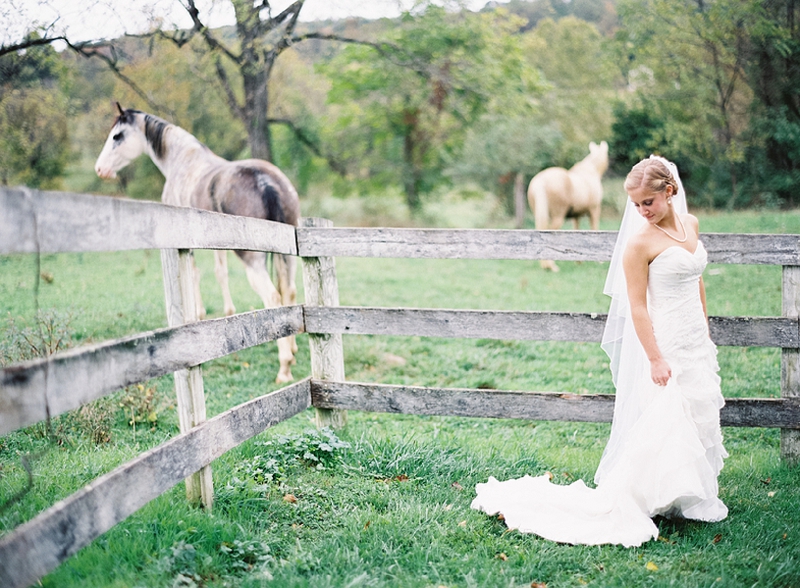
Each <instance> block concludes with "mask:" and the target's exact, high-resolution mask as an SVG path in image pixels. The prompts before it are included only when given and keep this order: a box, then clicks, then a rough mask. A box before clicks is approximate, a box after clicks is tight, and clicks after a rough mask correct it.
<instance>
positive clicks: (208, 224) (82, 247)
mask: <svg viewBox="0 0 800 588" xmlns="http://www.w3.org/2000/svg"><path fill="white" fill-rule="evenodd" d="M129 249H249V250H257V251H274V252H277V253H287V254H291V255H296V254H297V244H296V241H295V234H294V227H293V226H291V225H286V224H283V223H275V222H270V221H265V220H262V219H257V218H250V217H244V216H233V215H228V214H220V213H216V212H208V211H205V210H198V209H193V208H183V207H179V206H167V205H165V204H161V203H159V202H145V201H140V200H130V199H127V198H112V197H109V196H91V195H87V194H73V193H69V192H40V191H38V190H30V189H28V188H13V189H9V188H0V254H7V253H36V252H39V253H65V252H77V251H125V250H129Z"/></svg>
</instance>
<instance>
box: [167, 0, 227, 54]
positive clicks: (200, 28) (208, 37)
mask: <svg viewBox="0 0 800 588" xmlns="http://www.w3.org/2000/svg"><path fill="white" fill-rule="evenodd" d="M188 2H189V4H188V6H184V8H185V9H186V11H187V12H188V13H189V16H190V17H191V18H192V23H193V24H194V27H193V30H195V31H197V32H198V33H200V35H202V37H203V39H205V42H206V44H207V45H208V46H209V47H210V48H211V49H214V50H217V51H221V52H222V53H224V54H225V55H226V56H227V57H228V58H229V59H231V60H232V61H233V62H234V63H241V61H242V56H241V55H236V54H235V53H234V52H233V51H231V50H230V49H228V48H227V47H226V46H225V45H223V44H222V43H220V42H219V41H217V39H215V38H214V36H213V35H212V34H211V31H210V30H209V28H208V27H207V26H206V25H204V24H203V23H202V22H201V21H200V11H199V10H198V9H197V6H195V3H194V0H188ZM168 38H169V37H168Z"/></svg>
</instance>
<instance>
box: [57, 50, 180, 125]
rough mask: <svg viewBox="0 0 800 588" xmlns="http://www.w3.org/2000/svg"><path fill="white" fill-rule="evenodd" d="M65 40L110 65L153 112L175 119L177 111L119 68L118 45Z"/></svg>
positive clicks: (86, 54) (78, 51)
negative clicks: (167, 106) (157, 100)
mask: <svg viewBox="0 0 800 588" xmlns="http://www.w3.org/2000/svg"><path fill="white" fill-rule="evenodd" d="M64 41H65V42H66V44H67V46H68V47H69V48H70V49H72V50H73V51H75V52H76V53H78V54H79V55H82V56H83V57H86V58H87V59H88V58H91V57H96V58H97V59H100V60H101V61H103V62H104V63H105V64H106V65H107V66H108V68H109V69H110V70H111V71H112V72H113V73H114V75H115V76H117V77H118V78H119V79H120V80H122V81H123V82H125V84H126V85H127V86H128V87H129V88H130V89H131V90H133V91H134V92H135V93H136V94H137V95H138V96H139V97H140V98H141V99H142V100H144V101H145V102H146V103H147V105H148V106H150V108H151V109H152V110H153V112H155V113H158V114H162V115H167V116H168V117H170V118H171V119H172V120H175V112H174V111H172V110H170V109H169V108H165V107H163V106H161V105H160V104H158V103H156V102H154V101H153V100H152V99H151V98H150V96H148V95H147V93H146V92H145V91H144V90H142V89H141V88H140V87H139V86H138V85H137V84H136V82H134V81H133V80H132V79H130V78H129V77H128V76H126V75H125V74H124V73H122V70H121V69H120V68H119V65H118V64H119V58H118V56H117V49H116V47H114V45H112V44H89V43H78V44H73V43H71V42H70V41H69V40H67V39H65V40H64ZM103 49H108V50H109V52H110V53H111V55H110V56H109V55H106V54H105V52H103Z"/></svg>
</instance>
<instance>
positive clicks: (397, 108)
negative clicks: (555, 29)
mask: <svg viewBox="0 0 800 588" xmlns="http://www.w3.org/2000/svg"><path fill="white" fill-rule="evenodd" d="M520 24H521V21H520V20H519V19H517V18H516V17H513V16H510V15H509V14H508V13H506V12H503V11H496V12H491V13H485V14H480V15H475V14H472V13H469V12H467V11H458V12H455V13H451V12H448V11H446V10H445V9H443V8H441V7H437V6H434V5H429V6H427V7H426V9H425V10H424V11H423V12H422V13H420V14H417V15H416V16H412V15H411V14H409V13H406V14H405V15H404V16H403V17H402V19H401V22H400V25H399V26H397V27H394V28H393V29H392V30H391V31H389V33H388V35H387V36H388V39H387V41H388V44H389V45H390V46H394V47H402V52H383V53H382V54H380V55H379V56H378V57H376V55H375V53H374V52H369V51H368V50H367V49H366V48H363V47H356V46H351V47H348V48H346V49H345V50H344V51H343V52H342V54H341V55H340V56H339V57H337V58H336V59H334V60H332V61H331V62H330V63H329V64H328V65H327V66H326V67H325V71H326V72H327V73H328V75H329V78H330V80H331V84H332V87H331V92H330V94H329V100H330V101H331V102H332V103H333V104H334V105H336V106H337V107H338V112H337V116H336V118H335V120H334V122H333V125H332V127H333V129H334V137H333V139H334V140H335V141H336V144H337V146H338V149H339V152H340V154H339V155H338V159H339V160H340V161H342V162H343V163H344V165H345V166H346V167H347V168H348V170H349V172H350V176H351V177H352V178H353V179H354V180H355V181H357V180H359V179H366V180H379V181H381V182H387V181H392V182H397V183H400V184H401V185H402V186H403V191H404V193H405V197H406V203H407V205H408V207H409V209H410V210H411V212H412V213H416V212H417V211H419V210H420V208H421V202H422V201H421V196H422V194H424V193H426V192H428V191H430V190H431V189H432V188H433V187H434V186H435V185H436V184H437V182H440V181H441V179H442V173H441V172H442V169H443V168H444V166H445V164H446V159H447V155H448V154H452V153H453V152H455V151H456V150H457V149H458V147H459V145H460V143H461V141H462V140H463V136H464V133H465V132H466V130H467V129H468V128H469V126H470V125H471V124H473V123H474V122H475V121H477V120H478V119H479V117H480V116H481V115H482V114H483V113H486V112H499V111H503V110H508V111H509V112H513V111H519V110H520V109H525V108H528V109H530V108H531V107H532V100H533V97H535V95H536V94H537V93H538V85H537V83H538V82H537V80H538V78H537V76H536V73H535V71H533V70H532V69H531V68H530V67H528V66H527V64H526V63H525V61H524V59H523V58H522V52H521V48H520V45H519V38H518V37H516V36H513V35H512V33H513V32H515V31H516V30H518V28H519V26H520Z"/></svg>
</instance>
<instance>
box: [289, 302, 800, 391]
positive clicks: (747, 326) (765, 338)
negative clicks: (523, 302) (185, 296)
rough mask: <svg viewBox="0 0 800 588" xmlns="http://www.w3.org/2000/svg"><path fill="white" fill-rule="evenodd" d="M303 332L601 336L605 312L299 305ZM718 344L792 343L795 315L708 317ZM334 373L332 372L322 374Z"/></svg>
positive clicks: (796, 339)
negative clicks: (788, 316)
mask: <svg viewBox="0 0 800 588" xmlns="http://www.w3.org/2000/svg"><path fill="white" fill-rule="evenodd" d="M303 316H304V321H305V325H306V332H308V333H342V334H344V333H349V334H355V335H403V336H414V335H416V336H421V337H464V338H473V339H505V340H521V341H584V342H600V340H601V339H602V336H603V328H604V327H605V321H606V315H604V314H597V313H588V314H587V313H577V312H533V311H491V310H447V309H423V308H375V307H346V306H342V307H337V308H329V307H311V306H305V307H303ZM709 322H710V330H711V338H712V339H713V340H714V341H715V343H716V344H717V345H730V346H763V347H793V346H796V345H798V344H800V333H799V332H798V331H799V330H798V321H797V319H792V318H782V317H711V319H710V321H709ZM324 379H335V378H324Z"/></svg>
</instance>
